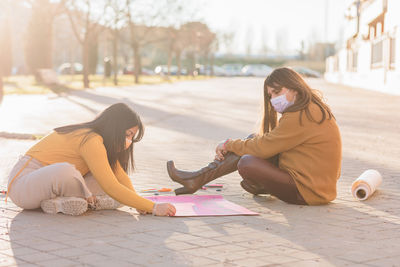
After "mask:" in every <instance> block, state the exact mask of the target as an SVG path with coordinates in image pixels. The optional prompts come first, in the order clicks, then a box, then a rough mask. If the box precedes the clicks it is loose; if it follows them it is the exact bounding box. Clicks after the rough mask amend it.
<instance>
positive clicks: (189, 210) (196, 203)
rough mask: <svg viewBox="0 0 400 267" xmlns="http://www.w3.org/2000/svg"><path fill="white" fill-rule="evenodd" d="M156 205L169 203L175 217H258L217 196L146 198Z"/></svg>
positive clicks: (254, 213)
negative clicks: (174, 211) (172, 207)
mask: <svg viewBox="0 0 400 267" xmlns="http://www.w3.org/2000/svg"><path fill="white" fill-rule="evenodd" d="M146 198H147V199H150V200H151V201H154V202H156V203H162V202H163V203H166V202H168V203H171V204H173V205H174V206H175V208H176V214H175V217H189V216H233V215H259V214H258V213H256V212H253V211H250V210H248V209H246V208H244V207H242V206H239V205H237V204H235V203H232V202H230V201H228V200H226V199H224V198H223V197H222V196H219V195H186V196H148V197H146Z"/></svg>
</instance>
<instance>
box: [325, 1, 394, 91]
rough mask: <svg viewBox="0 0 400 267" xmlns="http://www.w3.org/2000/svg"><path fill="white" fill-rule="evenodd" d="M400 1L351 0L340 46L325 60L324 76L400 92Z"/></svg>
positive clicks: (334, 80)
mask: <svg viewBox="0 0 400 267" xmlns="http://www.w3.org/2000/svg"><path fill="white" fill-rule="evenodd" d="M399 12H400V1H398V0H356V1H354V0H352V1H351V2H350V3H349V5H348V8H347V10H346V13H345V16H346V18H347V24H346V28H345V31H344V38H343V39H344V40H345V41H344V43H343V45H342V47H341V49H340V50H339V51H338V52H337V53H336V54H335V55H333V56H330V57H328V58H327V60H326V72H325V78H326V79H327V80H328V81H331V82H335V83H342V84H346V85H351V86H356V87H361V88H367V89H371V90H378V91H382V92H391V93H396V94H400V88H399V84H400V41H399V40H400V16H399Z"/></svg>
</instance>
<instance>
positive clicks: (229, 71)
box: [222, 63, 243, 76]
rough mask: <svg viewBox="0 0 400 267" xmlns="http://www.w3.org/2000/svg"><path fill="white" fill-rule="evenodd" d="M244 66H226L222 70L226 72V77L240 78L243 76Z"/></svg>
mask: <svg viewBox="0 0 400 267" xmlns="http://www.w3.org/2000/svg"><path fill="white" fill-rule="evenodd" d="M242 67H243V65H242V64H238V63H236V64H224V65H222V68H223V69H224V70H225V74H226V76H240V75H241V74H242Z"/></svg>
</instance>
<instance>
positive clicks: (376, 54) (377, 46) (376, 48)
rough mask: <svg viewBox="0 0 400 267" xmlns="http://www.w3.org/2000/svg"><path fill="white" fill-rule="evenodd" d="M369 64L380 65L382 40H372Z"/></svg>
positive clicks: (381, 60)
mask: <svg viewBox="0 0 400 267" xmlns="http://www.w3.org/2000/svg"><path fill="white" fill-rule="evenodd" d="M371 49H372V51H371V64H372V66H373V67H382V62H383V40H380V41H377V42H373V43H372V47H371Z"/></svg>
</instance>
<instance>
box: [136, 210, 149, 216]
mask: <svg viewBox="0 0 400 267" xmlns="http://www.w3.org/2000/svg"><path fill="white" fill-rule="evenodd" d="M136 211H137V212H139V214H141V215H145V214H147V212H146V211H145V210H138V209H136Z"/></svg>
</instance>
